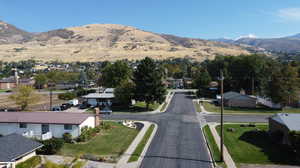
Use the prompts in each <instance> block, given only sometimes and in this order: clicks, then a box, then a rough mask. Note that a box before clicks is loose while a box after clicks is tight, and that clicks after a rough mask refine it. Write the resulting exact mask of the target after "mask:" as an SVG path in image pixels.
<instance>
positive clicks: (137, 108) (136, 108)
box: [111, 101, 160, 112]
mask: <svg viewBox="0 0 300 168" xmlns="http://www.w3.org/2000/svg"><path fill="white" fill-rule="evenodd" d="M159 105H160V104H159V103H154V104H150V105H149V109H147V108H146V103H145V102H139V101H138V102H136V104H134V105H132V106H130V107H124V106H114V105H113V106H112V107H111V109H112V111H113V112H145V111H153V110H156V109H157V108H158V107H159Z"/></svg>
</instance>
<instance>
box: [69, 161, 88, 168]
mask: <svg viewBox="0 0 300 168" xmlns="http://www.w3.org/2000/svg"><path fill="white" fill-rule="evenodd" d="M85 164H86V162H85V161H77V162H76V163H75V164H74V165H73V166H72V168H82V167H83V166H84V165H85Z"/></svg>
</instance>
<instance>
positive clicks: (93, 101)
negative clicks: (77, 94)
mask: <svg viewBox="0 0 300 168" xmlns="http://www.w3.org/2000/svg"><path fill="white" fill-rule="evenodd" d="M114 90H115V89H114V88H106V89H104V91H103V92H102V93H90V94H88V95H85V96H82V98H83V99H84V101H86V102H87V103H88V104H89V105H91V106H99V105H100V106H101V105H105V106H111V105H112V102H113V100H114V98H115V95H114Z"/></svg>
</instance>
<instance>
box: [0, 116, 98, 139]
mask: <svg viewBox="0 0 300 168" xmlns="http://www.w3.org/2000/svg"><path fill="white" fill-rule="evenodd" d="M98 123H99V115H95V116H94V115H89V114H82V113H70V112H0V134H1V135H9V134H12V133H17V134H20V135H24V136H27V137H32V138H37V139H41V140H46V139H51V138H52V137H56V138H61V137H63V134H64V133H70V134H71V135H72V138H76V137H78V136H79V135H80V134H81V128H83V127H85V126H87V127H92V128H94V127H95V126H96V125H98Z"/></svg>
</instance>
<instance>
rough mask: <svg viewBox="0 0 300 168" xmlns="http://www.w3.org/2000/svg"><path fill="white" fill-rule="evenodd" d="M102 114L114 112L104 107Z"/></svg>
mask: <svg viewBox="0 0 300 168" xmlns="http://www.w3.org/2000/svg"><path fill="white" fill-rule="evenodd" d="M100 113H101V114H111V113H112V110H111V109H110V108H109V107H104V108H103V109H102V110H100Z"/></svg>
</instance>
